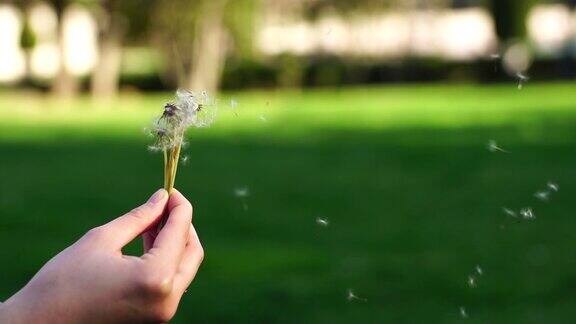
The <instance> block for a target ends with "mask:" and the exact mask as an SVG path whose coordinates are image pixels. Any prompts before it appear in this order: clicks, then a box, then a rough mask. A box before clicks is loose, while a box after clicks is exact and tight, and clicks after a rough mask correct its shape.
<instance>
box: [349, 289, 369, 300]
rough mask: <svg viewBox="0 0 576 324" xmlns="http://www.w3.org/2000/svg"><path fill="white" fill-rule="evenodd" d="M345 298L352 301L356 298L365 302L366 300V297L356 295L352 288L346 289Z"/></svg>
mask: <svg viewBox="0 0 576 324" xmlns="http://www.w3.org/2000/svg"><path fill="white" fill-rule="evenodd" d="M346 299H347V300H348V301H349V302H351V301H354V300H358V301H362V302H367V301H368V299H366V298H362V297H358V296H357V295H356V294H355V293H354V291H352V289H348V292H347V296H346Z"/></svg>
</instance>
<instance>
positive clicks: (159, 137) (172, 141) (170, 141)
mask: <svg viewBox="0 0 576 324" xmlns="http://www.w3.org/2000/svg"><path fill="white" fill-rule="evenodd" d="M215 117H216V109H215V104H214V102H213V100H212V99H211V98H210V97H209V96H208V94H207V93H206V92H205V91H204V92H202V93H200V94H199V95H197V94H195V93H193V92H191V91H187V90H178V91H176V100H175V101H174V102H169V103H167V104H165V105H164V109H163V111H162V115H161V116H160V117H158V118H157V119H156V120H155V122H154V124H153V126H152V128H151V129H150V130H149V132H150V134H151V135H153V136H154V138H155V142H154V144H153V145H151V146H149V149H150V150H152V151H155V152H156V151H157V152H163V154H164V189H166V191H168V192H171V191H172V190H173V188H174V182H175V180H176V171H177V168H178V162H179V159H180V151H181V149H182V146H184V145H185V144H186V143H185V140H184V138H185V136H184V134H185V132H186V130H187V129H188V128H190V127H196V128H201V127H208V126H210V124H212V122H213V121H214V118H215ZM184 160H186V161H187V160H188V158H184Z"/></svg>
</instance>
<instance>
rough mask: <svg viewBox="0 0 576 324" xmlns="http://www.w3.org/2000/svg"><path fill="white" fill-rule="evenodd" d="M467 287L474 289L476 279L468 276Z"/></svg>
mask: <svg viewBox="0 0 576 324" xmlns="http://www.w3.org/2000/svg"><path fill="white" fill-rule="evenodd" d="M468 287H470V288H476V277H474V276H468Z"/></svg>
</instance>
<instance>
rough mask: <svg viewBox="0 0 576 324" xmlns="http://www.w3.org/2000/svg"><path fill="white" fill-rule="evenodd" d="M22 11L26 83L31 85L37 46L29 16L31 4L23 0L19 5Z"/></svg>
mask: <svg viewBox="0 0 576 324" xmlns="http://www.w3.org/2000/svg"><path fill="white" fill-rule="evenodd" d="M18 4H19V6H20V10H21V11H22V31H21V33H20V48H21V49H22V51H24V73H25V75H24V78H25V79H24V83H25V84H30V83H31V82H32V51H33V50H34V47H35V46H36V35H35V34H34V31H33V30H32V27H31V26H30V19H29V18H28V14H29V11H30V7H31V2H30V1H28V0H22V1H21V2H19V3H18Z"/></svg>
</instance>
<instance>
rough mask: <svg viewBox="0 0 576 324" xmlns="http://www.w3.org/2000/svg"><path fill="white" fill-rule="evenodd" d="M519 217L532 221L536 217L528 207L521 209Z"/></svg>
mask: <svg viewBox="0 0 576 324" xmlns="http://www.w3.org/2000/svg"><path fill="white" fill-rule="evenodd" d="M520 215H521V216H522V218H524V219H534V218H536V215H534V212H533V211H532V208H530V207H527V208H523V209H522V210H520Z"/></svg>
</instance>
